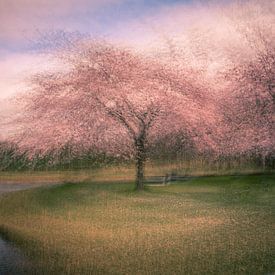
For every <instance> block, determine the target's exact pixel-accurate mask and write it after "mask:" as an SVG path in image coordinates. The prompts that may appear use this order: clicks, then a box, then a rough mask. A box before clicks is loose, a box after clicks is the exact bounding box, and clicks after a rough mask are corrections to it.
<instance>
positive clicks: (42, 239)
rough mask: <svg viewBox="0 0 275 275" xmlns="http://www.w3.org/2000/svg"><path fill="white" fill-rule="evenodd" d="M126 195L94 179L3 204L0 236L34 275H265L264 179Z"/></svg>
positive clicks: (272, 191) (268, 232)
mask: <svg viewBox="0 0 275 275" xmlns="http://www.w3.org/2000/svg"><path fill="white" fill-rule="evenodd" d="M133 187H134V185H133V183H130V182H129V183H127V182H124V183H119V182H108V181H107V180H105V181H102V182H100V183H99V182H97V181H96V180H95V179H94V181H86V182H82V183H66V184H63V185H59V186H51V187H46V188H45V187H44V188H38V189H33V190H27V191H20V192H15V193H10V194H6V195H5V196H2V197H0V231H1V232H2V235H4V236H5V237H6V238H7V239H10V240H11V241H13V242H15V243H16V244H17V245H18V246H19V247H21V248H22V251H24V253H26V255H27V256H29V257H30V259H31V261H32V263H33V264H34V266H33V267H32V268H33V272H37V273H38V274H274V272H275V262H274V259H275V235H274V225H275V217H274V212H275V203H274V202H275V175H274V174H273V175H272V174H269V175H251V176H235V177H232V176H220V177H204V178H194V179H190V180H189V181H186V182H182V183H177V184H172V185H170V186H165V187H147V189H146V190H145V191H143V192H134V191H133Z"/></svg>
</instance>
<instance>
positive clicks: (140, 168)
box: [136, 139, 146, 190]
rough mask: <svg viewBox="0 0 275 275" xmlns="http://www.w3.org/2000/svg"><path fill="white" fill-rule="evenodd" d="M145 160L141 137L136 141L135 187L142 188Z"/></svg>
mask: <svg viewBox="0 0 275 275" xmlns="http://www.w3.org/2000/svg"><path fill="white" fill-rule="evenodd" d="M145 160H146V152H145V145H144V140H143V139H138V140H137V141H136V189H137V190H143V189H144V166H145Z"/></svg>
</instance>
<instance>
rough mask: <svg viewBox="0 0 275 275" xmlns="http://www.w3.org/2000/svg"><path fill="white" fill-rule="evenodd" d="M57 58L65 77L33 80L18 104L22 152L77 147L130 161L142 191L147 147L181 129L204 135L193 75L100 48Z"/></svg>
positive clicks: (90, 45)
mask: <svg viewBox="0 0 275 275" xmlns="http://www.w3.org/2000/svg"><path fill="white" fill-rule="evenodd" d="M59 56H61V61H62V62H63V63H62V64H64V67H63V70H62V71H58V72H52V73H49V72H48V73H47V72H46V73H40V74H37V75H35V76H33V77H32V78H31V85H32V89H31V91H30V93H29V94H28V95H24V97H22V98H21V99H22V100H23V102H24V104H25V113H24V119H22V120H21V126H23V131H22V132H21V135H20V137H21V141H20V144H21V146H25V147H29V148H31V147H32V148H35V149H36V150H38V149H39V150H40V151H41V152H46V151H47V150H52V149H53V148H59V147H61V146H62V145H64V144H65V143H73V144H75V147H76V148H77V149H80V148H91V147H93V148H94V149H95V150H99V151H103V152H107V153H109V154H112V155H120V156H121V155H127V156H130V157H132V158H134V159H135V163H136V188H137V189H139V190H140V189H143V181H144V165H145V160H146V158H147V148H148V145H149V144H150V143H152V142H153V141H154V140H155V139H156V138H159V137H160V136H161V135H163V136H164V135H167V134H168V133H173V132H175V131H177V129H179V128H181V127H185V128H186V129H188V130H189V132H190V133H191V132H192V133H194V132H196V131H197V130H198V129H199V128H200V129H202V128H203V127H202V123H201V121H202V117H203V116H204V115H205V114H203V108H202V106H203V102H204V95H203V93H202V89H201V88H199V86H198V85H195V84H194V83H195V82H194V79H195V78H194V75H193V73H190V72H183V71H178V70H175V69H174V68H173V67H169V66H164V64H161V63H159V62H157V61H156V60H153V59H150V58H148V57H147V58H145V57H142V56H141V55H139V54H137V53H135V52H133V51H130V50H126V49H122V48H119V47H114V46H112V45H110V44H108V43H102V42H97V41H84V42H80V43H78V44H77V45H76V46H75V47H74V49H73V50H71V49H70V50H69V51H63V52H61V55H59ZM191 75H192V77H191Z"/></svg>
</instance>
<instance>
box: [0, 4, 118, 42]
mask: <svg viewBox="0 0 275 275" xmlns="http://www.w3.org/2000/svg"><path fill="white" fill-rule="evenodd" d="M121 1H122V0H92V1H89V0H0V21H1V25H0V41H2V43H5V42H6V43H10V42H14V43H18V41H20V40H22V39H25V38H29V37H30V36H32V35H33V34H34V33H35V31H36V30H37V29H39V30H45V29H53V28H55V29H56V28H61V29H68V28H69V29H70V28H71V29H79V28H80V27H82V26H83V25H84V24H85V23H87V22H85V20H84V19H85V17H86V19H87V20H88V19H89V16H87V15H88V13H93V12H95V11H96V10H97V9H99V8H102V7H104V6H107V5H110V4H116V3H120V2H121ZM81 16H82V19H83V20H82V21H81V20H79V18H81ZM90 20H92V18H90Z"/></svg>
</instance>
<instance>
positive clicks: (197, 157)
mask: <svg viewBox="0 0 275 275" xmlns="http://www.w3.org/2000/svg"><path fill="white" fill-rule="evenodd" d="M167 138H169V137H167ZM167 144H168V143H167V141H165V140H163V139H162V140H158V141H157V142H156V143H155V144H153V145H152V146H151V147H150V148H149V153H148V155H149V157H150V160H151V161H153V162H155V163H156V164H157V163H164V162H166V163H173V162H177V163H179V165H180V163H181V162H182V163H184V164H185V165H186V162H188V161H189V162H194V163H196V164H195V165H198V164H199V163H201V166H206V167H215V168H216V169H217V170H228V169H232V168H234V167H235V168H236V167H242V166H250V167H254V168H260V169H263V170H265V169H266V170H272V169H275V152H273V153H270V154H269V155H268V156H266V158H265V160H264V162H263V158H262V155H261V154H259V153H257V151H256V150H255V151H254V152H247V153H245V154H244V153H242V154H235V155H219V156H217V155H215V153H214V152H211V151H208V152H203V153H202V152H199V151H198V150H196V147H195V146H194V145H193V144H192V142H191V141H190V140H186V139H182V138H181V136H179V137H178V142H177V143H175V144H170V146H168V145H167ZM132 162H133V160H131V159H130V158H122V157H121V156H111V155H107V154H106V153H103V152H101V153H100V152H95V151H94V150H93V149H90V150H85V151H82V152H81V153H80V152H75V151H74V148H73V146H70V145H69V144H67V145H65V146H63V147H62V148H60V149H58V150H52V151H51V152H48V153H47V154H39V153H36V154H33V155H31V156H30V155H29V153H28V152H27V151H25V152H22V151H20V150H19V148H18V146H17V145H16V144H14V143H8V142H1V143H0V171H45V170H78V169H95V168H100V167H107V166H112V165H122V164H131V163H132Z"/></svg>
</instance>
